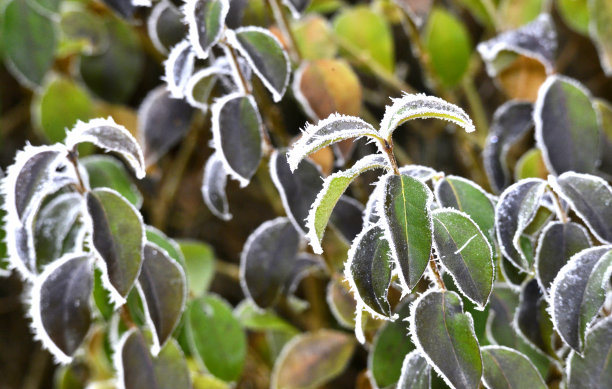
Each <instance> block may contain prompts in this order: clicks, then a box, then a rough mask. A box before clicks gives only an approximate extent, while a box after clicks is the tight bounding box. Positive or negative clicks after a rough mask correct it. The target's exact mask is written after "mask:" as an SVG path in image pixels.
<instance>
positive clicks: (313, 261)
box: [284, 253, 325, 295]
mask: <svg viewBox="0 0 612 389" xmlns="http://www.w3.org/2000/svg"><path fill="white" fill-rule="evenodd" d="M322 270H325V260H324V259H323V258H322V257H320V256H318V255H314V254H310V253H298V254H297V257H296V258H295V262H294V263H293V268H292V269H291V272H290V273H289V276H288V277H287V279H286V280H285V285H284V292H285V294H287V295H295V292H296V290H297V287H298V286H299V285H300V282H301V281H302V280H303V279H304V278H305V277H307V276H308V275H310V274H315V273H317V272H320V271H322Z"/></svg>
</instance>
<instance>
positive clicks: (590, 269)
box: [550, 246, 612, 352]
mask: <svg viewBox="0 0 612 389" xmlns="http://www.w3.org/2000/svg"><path fill="white" fill-rule="evenodd" d="M610 271H612V246H599V247H593V248H590V249H586V250H583V251H581V252H579V253H578V254H576V255H574V256H573V257H572V258H571V259H570V261H569V262H568V263H567V264H566V265H565V266H563V268H562V269H561V270H560V271H559V274H557V277H555V280H554V281H553V283H552V286H551V288H550V296H551V315H552V320H553V324H554V325H555V329H556V330H557V331H558V332H559V335H561V339H563V341H564V342H565V343H567V344H568V345H569V346H570V347H572V348H573V349H574V350H576V351H578V352H581V351H582V349H583V347H584V338H585V333H586V331H587V329H588V327H589V325H590V324H591V322H592V321H593V319H594V318H595V316H596V315H597V313H598V312H599V309H600V308H601V306H602V305H603V303H604V301H605V298H606V289H607V288H608V283H609V281H610Z"/></svg>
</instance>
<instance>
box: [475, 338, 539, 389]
mask: <svg viewBox="0 0 612 389" xmlns="http://www.w3.org/2000/svg"><path fill="white" fill-rule="evenodd" d="M482 363H483V368H484V369H483V380H484V384H485V385H486V387H487V388H490V389H522V388H533V389H546V388H548V386H546V383H545V382H544V380H543V379H542V376H540V373H538V371H537V370H536V368H535V367H534V366H533V364H532V363H531V361H529V359H528V358H527V357H526V356H524V355H523V354H521V353H520V352H518V351H516V350H512V349H511V348H508V347H501V346H485V347H483V348H482Z"/></svg>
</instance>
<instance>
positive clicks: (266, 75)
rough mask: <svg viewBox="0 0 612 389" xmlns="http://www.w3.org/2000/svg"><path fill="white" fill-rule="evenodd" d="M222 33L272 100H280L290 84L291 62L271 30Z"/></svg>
mask: <svg viewBox="0 0 612 389" xmlns="http://www.w3.org/2000/svg"><path fill="white" fill-rule="evenodd" d="M225 34H226V37H227V41H228V43H229V44H230V45H232V46H233V47H234V48H235V49H236V50H238V52H240V54H241V55H242V56H243V57H244V58H245V59H246V60H247V62H248V63H249V65H250V66H251V68H252V69H253V72H255V74H256V75H257V77H259V79H260V80H261V81H262V82H263V84H264V85H265V87H266V88H267V89H268V90H269V91H270V93H272V98H273V99H274V101H275V102H278V101H280V100H281V99H282V97H283V95H284V94H285V91H286V90H287V85H289V77H290V75H291V63H290V62H289V57H288V56H287V53H286V52H285V50H283V47H282V45H281V43H280V42H279V41H278V39H277V38H276V37H275V36H274V35H273V34H272V33H271V32H270V31H268V30H266V29H264V28H260V27H254V26H250V27H240V28H238V29H236V30H228V31H226V33H225Z"/></svg>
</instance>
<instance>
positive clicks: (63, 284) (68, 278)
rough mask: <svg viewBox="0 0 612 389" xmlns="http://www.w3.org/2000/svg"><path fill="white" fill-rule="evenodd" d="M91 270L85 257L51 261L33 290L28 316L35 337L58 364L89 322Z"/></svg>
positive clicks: (68, 355) (76, 345) (69, 356)
mask: <svg viewBox="0 0 612 389" xmlns="http://www.w3.org/2000/svg"><path fill="white" fill-rule="evenodd" d="M92 288H93V267H92V261H91V256H90V255H88V254H84V253H80V254H69V255H66V256H63V257H62V258H60V259H58V260H57V261H55V262H53V263H52V264H51V265H49V266H48V267H47V268H45V271H44V272H43V273H42V274H41V275H40V276H39V277H38V278H37V279H36V281H35V282H34V286H33V288H32V304H31V306H30V316H31V317H32V328H33V329H34V332H35V335H36V337H37V338H38V339H40V340H41V341H42V343H43V346H44V347H45V348H47V349H48V350H49V351H50V352H51V353H52V354H53V356H54V357H55V358H56V359H57V360H58V361H59V362H61V363H68V362H70V361H71V360H72V355H73V354H74V353H75V351H76V350H77V349H78V348H79V346H80V345H81V343H82V342H83V340H84V339H85V336H86V335H87V332H88V331H89V325H90V323H91V309H90V307H89V296H90V295H91V291H92Z"/></svg>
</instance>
